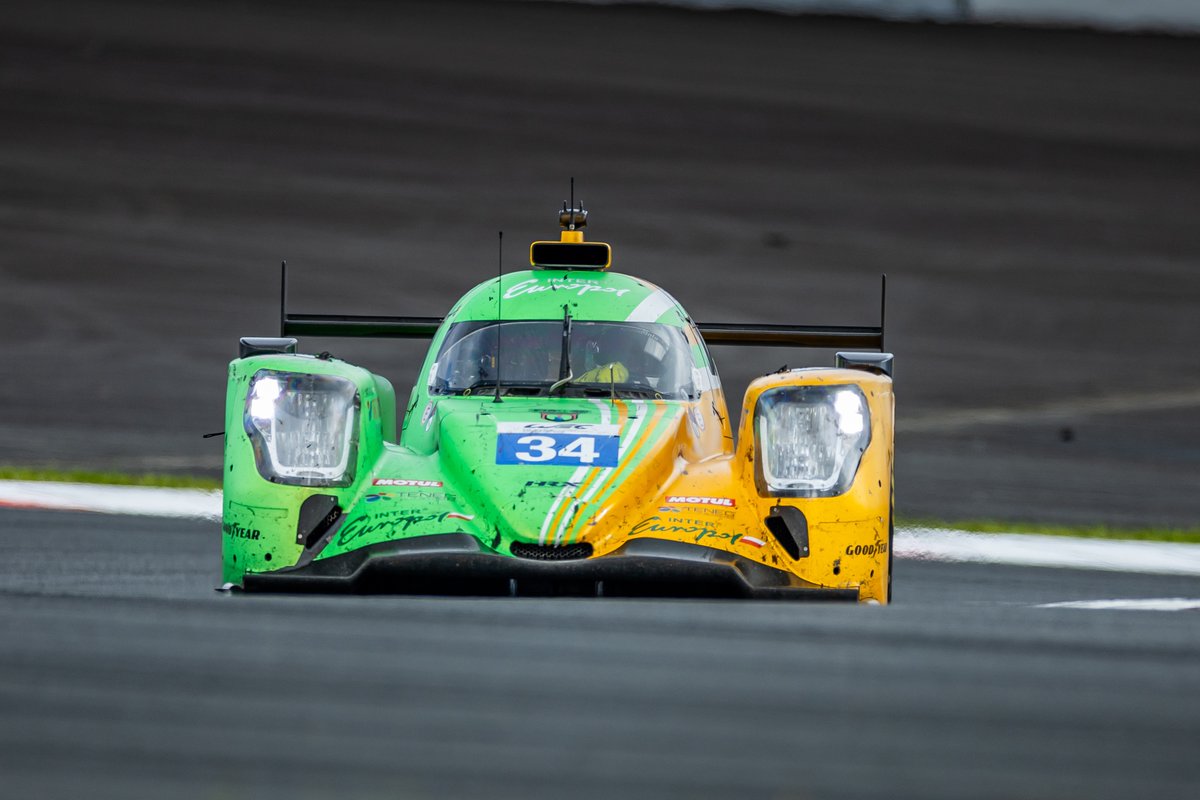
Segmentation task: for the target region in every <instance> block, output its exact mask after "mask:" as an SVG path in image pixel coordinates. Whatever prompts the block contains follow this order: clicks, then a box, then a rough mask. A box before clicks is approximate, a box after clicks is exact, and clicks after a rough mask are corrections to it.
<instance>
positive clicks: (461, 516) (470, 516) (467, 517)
mask: <svg viewBox="0 0 1200 800" xmlns="http://www.w3.org/2000/svg"><path fill="white" fill-rule="evenodd" d="M446 519H461V520H462V521H463V522H470V521H471V520H473V519H475V515H474V514H460V513H458V512H457V511H451V512H450V513H449V514H447V515H446Z"/></svg>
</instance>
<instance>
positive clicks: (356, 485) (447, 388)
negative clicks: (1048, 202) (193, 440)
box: [222, 204, 894, 603]
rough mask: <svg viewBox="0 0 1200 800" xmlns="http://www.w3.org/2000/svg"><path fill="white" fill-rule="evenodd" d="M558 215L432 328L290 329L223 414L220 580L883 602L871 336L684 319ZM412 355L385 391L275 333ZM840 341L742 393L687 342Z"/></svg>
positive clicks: (415, 321)
mask: <svg viewBox="0 0 1200 800" xmlns="http://www.w3.org/2000/svg"><path fill="white" fill-rule="evenodd" d="M586 221H587V213H586V211H584V210H583V209H582V208H568V207H566V206H565V204H564V208H563V211H562V213H561V214H560V223H561V226H562V232H561V235H560V238H559V239H558V240H557V241H544V242H534V243H533V244H532V245H531V247H530V265H531V269H528V270H523V271H518V272H510V273H508V274H503V275H500V276H498V277H497V278H495V279H491V280H488V281H485V282H483V283H481V284H479V285H478V286H476V287H475V288H474V289H472V290H471V291H469V292H467V294H466V295H465V296H464V297H463V298H462V299H460V300H459V301H458V302H457V303H455V304H454V307H453V308H451V309H450V311H449V312H448V313H447V314H446V315H445V317H444V318H423V317H422V318H411V317H362V316H338V315H304V314H291V313H289V312H288V310H287V308H286V268H285V281H284V298H285V300H284V308H283V311H282V315H281V316H282V331H281V336H280V337H279V338H269V339H265V338H245V339H242V341H241V350H240V357H239V358H238V359H237V360H235V361H234V362H233V363H231V364H230V367H229V383H228V393H227V404H226V420H225V425H226V428H225V430H226V433H227V435H226V437H225V467H224V507H223V520H222V532H223V533H222V538H223V561H224V580H225V582H226V583H227V585H229V586H231V587H237V588H240V589H243V590H246V591H285V592H310V591H332V592H389V593H404V594H460V595H500V596H509V595H514V596H525V595H583V596H626V597H627V596H669V597H748V598H788V599H801V600H804V599H810V600H852V601H853V600H859V601H874V602H877V603H886V602H888V600H889V597H890V594H891V559H892V509H893V501H892V496H893V493H892V458H893V456H892V454H893V417H894V398H893V394H892V378H891V371H892V357H891V355H890V354H887V353H883V352H881V351H882V350H883V322H882V319H881V320H880V325H879V326H878V327H873V326H864V327H842V326H839V327H815V326H777V325H761V324H759V325H749V324H743V325H724V324H697V323H695V322H693V321H692V319H691V318H690V317H689V316H688V314H687V312H685V311H684V310H683V308H681V307H680V305H679V304H678V303H677V302H676V301H675V300H674V299H673V298H672V297H671V296H670V295H669V294H667V293H666V292H665V291H663V290H662V289H660V288H659V287H657V286H655V285H653V284H651V283H649V282H647V281H644V280H640V279H638V278H634V277H631V276H628V275H621V274H618V273H615V272H612V271H610V270H609V266H610V264H611V261H612V249H611V247H610V246H609V245H607V244H604V243H600V242H589V241H585V239H584V236H583V228H584V226H585V224H586ZM303 335H318V336H383V337H410V338H411V337H424V338H431V339H432V345H431V347H430V349H429V354H428V356H427V357H426V359H425V363H424V366H423V367H422V369H421V372H420V374H419V375H418V377H417V381H416V385H415V386H414V387H413V388H412V391H411V392H410V394H409V396H408V400H407V402H406V403H405V406H404V414H403V422H402V424H401V426H400V428H399V430H397V404H396V395H395V392H394V390H393V388H392V384H391V383H390V382H389V381H388V380H387V379H386V378H384V377H382V376H380V375H375V374H372V373H371V372H368V371H367V370H365V369H362V368H361V367H357V366H354V365H352V364H349V363H346V362H344V361H340V360H337V359H334V358H331V357H328V356H324V357H322V356H313V355H302V354H298V353H297V352H296V347H297V340H296V338H294V337H295V336H303ZM746 344H757V345H764V344H767V345H781V346H792V347H827V348H838V347H847V348H850V349H851V351H849V352H839V353H838V354H837V359H836V360H837V366H836V367H833V368H806V369H793V370H786V371H780V372H775V373H771V374H768V375H766V376H764V377H761V378H759V379H757V380H755V381H754V382H753V383H751V385H750V387H749V389H748V390H747V392H746V396H745V399H744V401H743V403H742V409H741V415H740V421H739V422H738V435H737V437H736V439H735V438H734V435H733V430H732V427H731V418H730V415H729V412H728V411H727V410H726V405H725V397H724V395H723V393H722V390H721V381H720V378H719V377H718V375H717V368H716V364H715V362H714V361H713V359H712V356H711V354H710V352H709V346H710V345H746Z"/></svg>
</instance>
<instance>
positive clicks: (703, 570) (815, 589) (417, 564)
mask: <svg viewBox="0 0 1200 800" xmlns="http://www.w3.org/2000/svg"><path fill="white" fill-rule="evenodd" d="M242 589H243V590H244V591H246V592H291V593H312V592H327V593H344V594H409V595H412V594H416V595H458V596H485V597H486V596H491V597H518V596H520V597H546V596H550V597H599V596H602V597H683V598H705V597H711V598H746V599H761V600H812V601H850V602H854V601H857V600H858V590H857V589H853V588H850V589H834V588H828V587H822V586H817V585H815V584H811V583H807V582H805V581H803V580H801V579H800V578H798V577H796V576H795V575H793V574H792V573H790V572H787V571H785V570H781V569H776V568H774V567H769V566H766V565H765V564H761V563H759V562H757V561H753V560H751V559H748V558H744V557H742V556H739V555H737V554H735V553H729V552H726V551H723V550H716V549H713V548H711V547H704V546H703V545H697V544H688V543H686V542H672V541H666V540H662V539H634V540H633V541H630V542H627V543H626V544H624V545H623V546H621V547H620V548H619V549H617V550H616V551H614V552H612V553H609V554H607V555H604V556H600V557H597V558H584V559H575V560H564V561H544V560H533V559H524V558H517V557H513V556H506V555H500V554H499V553H496V552H494V551H491V550H488V549H486V548H485V547H483V546H482V545H481V544H480V542H479V540H478V539H476V538H475V537H473V536H470V535H468V534H463V533H447V534H437V535H433V536H421V537H415V538H412V539H403V540H399V541H394V542H384V543H380V544H375V545H370V546H368V547H364V548H362V549H360V550H356V551H354V552H351V553H345V554H343V555H340V556H334V557H331V558H324V559H318V560H316V561H313V562H311V563H309V564H307V565H305V566H302V567H288V568H284V569H280V570H275V571H273V572H248V573H246V575H245V577H244V580H243V584H242Z"/></svg>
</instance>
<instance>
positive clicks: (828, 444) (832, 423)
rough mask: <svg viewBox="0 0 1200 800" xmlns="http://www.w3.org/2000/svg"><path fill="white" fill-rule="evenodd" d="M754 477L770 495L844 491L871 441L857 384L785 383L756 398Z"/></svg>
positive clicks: (821, 494) (828, 494)
mask: <svg viewBox="0 0 1200 800" xmlns="http://www.w3.org/2000/svg"><path fill="white" fill-rule="evenodd" d="M754 423H755V425H754V428H755V437H756V439H757V450H758V453H759V458H758V461H759V465H760V474H759V477H760V479H761V481H762V483H764V484H765V488H766V490H767V492H768V493H769V494H774V495H781V496H784V497H833V496H834V495H839V494H842V493H844V492H846V491H847V490H848V489H849V488H850V485H851V484H852V483H854V475H855V473H857V472H858V464H859V462H860V461H861V460H862V454H863V452H864V451H866V449H867V445H868V444H870V442H871V415H870V412H869V410H868V408H867V401H866V398H865V397H864V396H863V393H862V390H861V389H859V388H858V387H857V386H784V387H781V388H778V389H771V390H768V391H766V392H763V394H762V395H761V396H760V397H759V398H758V408H757V409H756V411H755V417H754Z"/></svg>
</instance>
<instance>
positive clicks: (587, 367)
mask: <svg viewBox="0 0 1200 800" xmlns="http://www.w3.org/2000/svg"><path fill="white" fill-rule="evenodd" d="M692 374H693V373H692V354H691V348H690V347H689V345H688V341H687V339H686V338H685V337H684V335H683V332H682V331H681V330H680V329H679V328H677V327H673V326H670V325H662V324H657V323H647V322H594V321H573V320H569V319H568V320H505V321H503V322H501V323H499V324H497V323H496V321H494V320H481V321H471V322H459V323H455V324H454V325H452V326H451V328H450V330H449V331H448V332H447V334H446V338H445V340H444V341H443V342H442V346H441V349H440V350H439V351H438V355H437V362H436V363H435V364H434V369H433V370H432V375H431V379H430V385H429V389H430V393H431V394H438V395H465V394H477V393H485V392H486V393H490V392H493V391H495V387H496V382H497V381H499V382H500V385H501V387H502V388H501V391H502V393H503V394H516V395H525V396H549V395H561V396H567V397H588V396H609V395H610V394H611V395H614V396H617V397H634V398H661V399H667V400H689V399H695V398H697V397H699V391H698V387H696V386H695V384H694V383H693V377H692Z"/></svg>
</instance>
